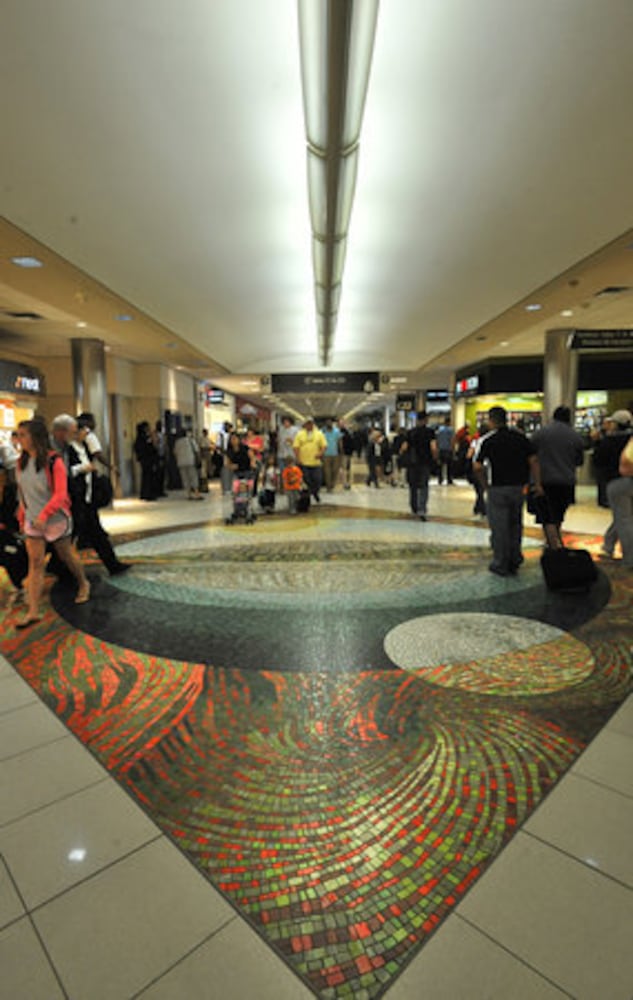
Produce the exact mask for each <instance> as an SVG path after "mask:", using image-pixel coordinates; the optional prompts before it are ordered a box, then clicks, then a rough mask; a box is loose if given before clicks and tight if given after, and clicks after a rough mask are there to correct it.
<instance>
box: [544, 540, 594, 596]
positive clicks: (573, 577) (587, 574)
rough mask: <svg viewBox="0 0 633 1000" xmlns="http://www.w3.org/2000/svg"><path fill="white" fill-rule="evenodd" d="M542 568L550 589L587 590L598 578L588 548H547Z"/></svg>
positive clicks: (570, 591) (563, 590)
mask: <svg viewBox="0 0 633 1000" xmlns="http://www.w3.org/2000/svg"><path fill="white" fill-rule="evenodd" d="M541 569H542V570H543V576H544V577H545V583H546V585H547V587H548V589H549V590H556V591H561V592H567V593H574V592H578V591H585V590H589V588H590V587H591V585H592V583H595V581H596V580H597V579H598V571H597V570H596V566H595V563H594V561H593V559H592V558H591V556H590V555H589V553H588V552H587V550H586V549H565V548H563V549H550V548H548V549H545V551H544V553H543V555H542V556H541Z"/></svg>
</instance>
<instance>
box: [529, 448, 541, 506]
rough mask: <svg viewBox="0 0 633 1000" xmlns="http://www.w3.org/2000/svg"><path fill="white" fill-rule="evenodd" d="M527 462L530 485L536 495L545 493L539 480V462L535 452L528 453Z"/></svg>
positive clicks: (539, 495)
mask: <svg viewBox="0 0 633 1000" xmlns="http://www.w3.org/2000/svg"><path fill="white" fill-rule="evenodd" d="M528 462H529V465H530V481H531V483H532V487H533V489H534V492H535V493H536V495H537V497H542V496H544V494H545V491H544V490H543V484H542V482H541V463H540V462H539V460H538V455H537V454H536V453H534V454H532V455H528Z"/></svg>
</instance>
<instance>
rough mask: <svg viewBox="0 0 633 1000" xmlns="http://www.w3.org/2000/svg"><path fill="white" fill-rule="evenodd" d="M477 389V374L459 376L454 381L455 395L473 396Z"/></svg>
mask: <svg viewBox="0 0 633 1000" xmlns="http://www.w3.org/2000/svg"><path fill="white" fill-rule="evenodd" d="M478 391H479V375H470V376H469V377H468V378H460V380H459V382H456V383H455V395H456V396H475V395H476V394H477V393H478Z"/></svg>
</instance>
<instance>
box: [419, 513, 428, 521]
mask: <svg viewBox="0 0 633 1000" xmlns="http://www.w3.org/2000/svg"><path fill="white" fill-rule="evenodd" d="M420 520H421V521H428V517H427V516H426V514H420Z"/></svg>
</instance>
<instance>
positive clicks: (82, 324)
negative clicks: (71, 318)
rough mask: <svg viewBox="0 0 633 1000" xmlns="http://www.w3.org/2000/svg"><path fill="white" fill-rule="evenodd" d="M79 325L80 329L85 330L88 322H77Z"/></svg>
mask: <svg viewBox="0 0 633 1000" xmlns="http://www.w3.org/2000/svg"><path fill="white" fill-rule="evenodd" d="M77 326H78V327H79V329H80V330H85V328H86V327H87V326H88V324H87V323H77Z"/></svg>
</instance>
